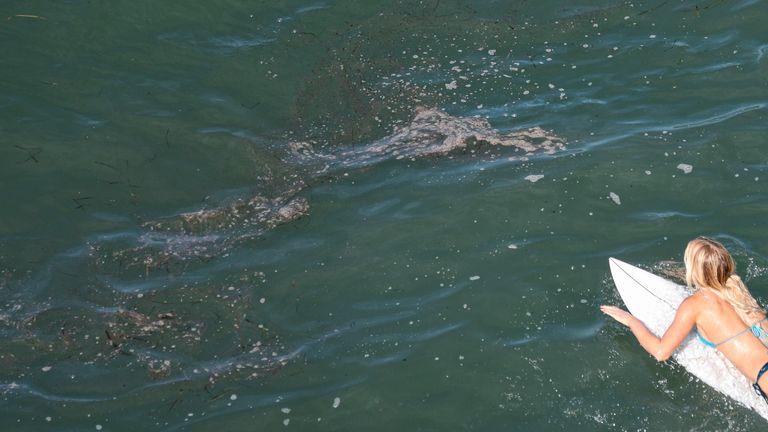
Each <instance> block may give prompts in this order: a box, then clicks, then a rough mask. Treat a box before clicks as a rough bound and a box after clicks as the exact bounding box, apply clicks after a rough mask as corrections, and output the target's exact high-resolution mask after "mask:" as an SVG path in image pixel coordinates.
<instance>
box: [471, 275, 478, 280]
mask: <svg viewBox="0 0 768 432" xmlns="http://www.w3.org/2000/svg"><path fill="white" fill-rule="evenodd" d="M478 279H480V276H477V275H475V276H470V277H469V280H471V281H476V280H478Z"/></svg>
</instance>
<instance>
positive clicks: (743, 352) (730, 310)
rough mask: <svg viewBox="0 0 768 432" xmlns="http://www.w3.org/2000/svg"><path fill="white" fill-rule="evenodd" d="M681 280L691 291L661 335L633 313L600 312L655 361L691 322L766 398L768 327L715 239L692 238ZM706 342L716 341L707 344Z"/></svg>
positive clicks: (674, 346)
mask: <svg viewBox="0 0 768 432" xmlns="http://www.w3.org/2000/svg"><path fill="white" fill-rule="evenodd" d="M684 260H685V280H686V282H687V284H688V287H690V288H693V289H694V290H695V291H694V293H693V294H692V295H691V296H690V297H688V298H686V299H685V300H684V301H683V302H682V303H681V304H680V307H679V308H678V309H677V313H676V314H675V318H674V320H673V321H672V324H670V326H669V328H668V329H667V330H666V331H665V332H664V335H663V336H662V337H661V338H658V337H656V335H654V334H653V333H651V331H650V330H648V328H647V327H646V326H645V325H644V324H643V323H642V321H640V320H639V319H637V318H636V317H635V316H634V315H632V314H631V313H629V312H627V311H625V310H623V309H621V308H618V307H616V306H608V305H603V306H601V307H600V309H601V310H602V311H603V313H605V314H606V315H608V316H610V317H612V318H613V319H615V320H616V321H618V322H620V323H621V324H624V325H625V326H627V327H629V329H630V330H631V331H632V333H633V334H634V335H635V337H636V338H637V340H638V342H640V345H642V347H643V348H644V349H645V350H646V351H648V352H649V353H650V354H651V355H653V356H654V357H655V358H656V360H658V361H665V360H667V359H668V358H669V357H670V356H671V355H672V353H673V352H674V351H675V350H676V349H677V347H678V346H679V345H680V344H681V343H682V342H683V340H684V339H685V338H686V336H688V334H689V333H690V332H691V330H693V329H694V327H696V330H697V332H698V336H699V339H700V340H701V341H702V343H704V344H705V345H707V346H709V347H712V348H714V349H717V350H719V351H720V352H721V353H723V355H725V357H726V358H727V359H728V360H729V361H730V362H731V363H733V365H734V366H735V367H736V368H737V369H738V370H739V371H741V373H743V374H744V375H745V376H746V377H747V378H748V379H749V380H750V381H752V383H753V385H752V386H753V387H754V389H755V392H757V394H758V395H760V396H762V397H763V399H764V400H765V401H766V402H768V395H766V393H765V390H768V374H767V373H766V372H767V371H768V348H766V346H767V345H768V332H767V331H766V328H765V327H764V326H768V321H766V312H765V310H764V309H763V308H761V307H760V305H758V304H757V301H756V300H755V299H754V297H752V294H750V292H749V290H748V289H747V287H746V285H744V283H743V282H742V281H741V278H739V276H737V275H736V274H735V273H734V271H735V264H734V262H733V258H731V255H730V254H729V253H728V251H727V250H726V249H725V247H724V246H723V245H722V244H720V243H719V242H717V241H715V240H712V239H709V238H706V237H698V238H696V239H694V240H691V241H690V242H689V243H688V247H686V249H685V255H684ZM710 341H718V342H717V343H713V342H710Z"/></svg>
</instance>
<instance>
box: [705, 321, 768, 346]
mask: <svg viewBox="0 0 768 432" xmlns="http://www.w3.org/2000/svg"><path fill="white" fill-rule="evenodd" d="M765 320H768V317H765V318H763V319H761V320H760V321H758V322H756V323H754V324H752V326H751V327H747V328H746V329H744V330H742V331H740V332H738V333H736V334H735V335H733V336H731V337H729V338H728V339H726V340H724V341H722V342H720V343H712V342H710V341H708V340H706V339H704V336H702V335H701V333H699V332H696V334H697V335H698V336H699V340H700V341H701V342H702V343H703V344H704V345H706V346H708V347H712V348H717V347H719V346H720V345H723V344H726V343H728V342H730V341H732V340H734V339H736V338H737V337H739V336H741V335H743V334H745V333H746V332H748V331H751V332H752V334H753V335H755V336H756V337H757V338H758V339H760V342H762V343H763V344H764V345H765V344H768V332H766V331H765V330H763V328H762V327H761V326H760V323H762V322H763V321H765Z"/></svg>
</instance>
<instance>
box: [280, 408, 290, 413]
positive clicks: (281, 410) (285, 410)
mask: <svg viewBox="0 0 768 432" xmlns="http://www.w3.org/2000/svg"><path fill="white" fill-rule="evenodd" d="M280 412H282V413H283V414H290V413H291V409H290V408H280Z"/></svg>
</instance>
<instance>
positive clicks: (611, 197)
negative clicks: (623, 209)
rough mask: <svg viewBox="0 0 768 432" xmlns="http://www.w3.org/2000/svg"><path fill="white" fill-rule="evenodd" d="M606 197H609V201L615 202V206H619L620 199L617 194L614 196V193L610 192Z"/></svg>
mask: <svg viewBox="0 0 768 432" xmlns="http://www.w3.org/2000/svg"><path fill="white" fill-rule="evenodd" d="M608 197H609V198H610V199H611V200H612V201H613V202H615V203H616V205H621V198H620V197H619V195H618V194H616V193H615V192H611V193H609V194H608Z"/></svg>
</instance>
